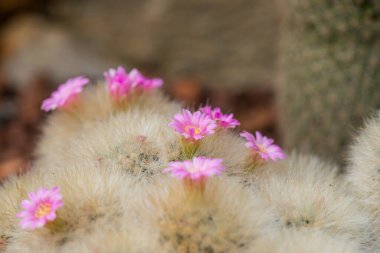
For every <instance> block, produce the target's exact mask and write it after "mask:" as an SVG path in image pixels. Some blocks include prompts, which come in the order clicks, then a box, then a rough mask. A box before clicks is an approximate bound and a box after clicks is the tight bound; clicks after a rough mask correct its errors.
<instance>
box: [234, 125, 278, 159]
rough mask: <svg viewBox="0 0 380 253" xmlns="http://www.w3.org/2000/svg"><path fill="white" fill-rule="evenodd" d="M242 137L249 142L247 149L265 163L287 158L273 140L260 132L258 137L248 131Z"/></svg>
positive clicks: (257, 133) (257, 134)
mask: <svg viewBox="0 0 380 253" xmlns="http://www.w3.org/2000/svg"><path fill="white" fill-rule="evenodd" d="M240 136H242V137H244V138H245V139H246V140H247V143H246V144H245V146H246V147H248V148H250V149H252V150H253V151H254V152H255V153H256V154H257V155H258V156H259V157H261V158H262V159H264V160H265V161H267V160H269V159H272V160H273V161H277V160H279V159H284V158H286V156H285V154H284V152H283V151H282V149H281V148H280V147H279V146H277V145H275V144H273V140H272V139H270V138H268V137H265V136H263V135H262V134H261V133H260V132H258V131H256V137H255V136H253V135H252V134H251V133H248V132H246V131H244V132H242V133H241V134H240Z"/></svg>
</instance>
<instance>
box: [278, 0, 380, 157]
mask: <svg viewBox="0 0 380 253" xmlns="http://www.w3.org/2000/svg"><path fill="white" fill-rule="evenodd" d="M282 3H283V5H284V6H283V7H284V9H285V10H286V11H287V15H286V17H287V20H286V21H287V22H286V23H287V27H286V29H285V32H284V36H283V37H284V38H283V42H282V48H283V55H282V59H281V61H282V63H281V66H282V67H281V78H280V81H279V85H278V95H279V105H280V106H279V109H280V111H281V117H282V127H283V133H284V142H285V146H286V147H287V148H292V149H293V148H297V149H302V150H304V151H308V152H312V153H316V154H318V155H321V156H324V157H326V158H329V159H335V160H336V161H338V162H342V160H343V159H342V158H343V156H344V153H343V151H344V150H345V149H344V148H345V146H346V145H347V144H348V143H349V141H350V135H351V133H352V129H354V128H356V127H358V126H359V125H360V122H361V120H362V117H363V116H364V115H365V114H366V113H368V112H370V110H373V109H375V108H379V107H380V102H379V101H380V90H379V87H380V84H379V81H378V80H379V78H380V76H379V73H380V71H379V70H380V61H379V56H380V37H379V31H380V18H379V15H380V4H379V2H378V1H376V0H368V1H367V0H342V1H329V0H322V1H319V0H307V1H302V0H288V1H282Z"/></svg>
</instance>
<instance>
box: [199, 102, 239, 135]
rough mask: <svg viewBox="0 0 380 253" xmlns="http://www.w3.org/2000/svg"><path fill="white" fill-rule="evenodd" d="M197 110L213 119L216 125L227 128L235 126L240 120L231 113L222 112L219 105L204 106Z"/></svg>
mask: <svg viewBox="0 0 380 253" xmlns="http://www.w3.org/2000/svg"><path fill="white" fill-rule="evenodd" d="M199 110H200V111H201V112H203V113H204V114H206V115H208V116H209V117H210V118H211V119H213V120H214V121H215V122H216V123H217V124H218V127H221V128H225V129H227V128H235V127H237V126H239V125H240V122H239V121H237V120H236V119H234V115H233V114H232V113H230V114H223V113H222V110H221V109H220V108H219V107H215V108H214V109H212V108H211V106H204V107H201V108H200V109H199Z"/></svg>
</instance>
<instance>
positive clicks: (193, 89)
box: [168, 80, 203, 106]
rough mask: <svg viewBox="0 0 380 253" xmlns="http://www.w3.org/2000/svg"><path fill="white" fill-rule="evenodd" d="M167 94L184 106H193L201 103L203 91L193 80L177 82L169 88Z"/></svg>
mask: <svg viewBox="0 0 380 253" xmlns="http://www.w3.org/2000/svg"><path fill="white" fill-rule="evenodd" d="M168 91H169V94H170V95H171V96H172V97H173V98H174V99H176V100H178V101H180V102H181V103H183V105H184V106H194V105H195V104H199V103H201V102H202V98H203V91H202V88H201V85H200V83H199V82H197V81H195V80H178V81H176V82H174V83H173V84H171V85H170V86H169V90H168Z"/></svg>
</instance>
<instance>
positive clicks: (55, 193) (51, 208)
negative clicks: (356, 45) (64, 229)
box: [16, 187, 63, 229]
mask: <svg viewBox="0 0 380 253" xmlns="http://www.w3.org/2000/svg"><path fill="white" fill-rule="evenodd" d="M62 206H63V201H62V195H61V193H60V189H59V188H58V187H53V188H52V189H48V188H40V189H38V191H37V192H30V193H29V199H26V200H23V201H22V202H21V207H22V208H23V209H24V210H23V211H21V212H19V213H18V214H17V215H16V216H17V217H18V218H21V219H22V220H21V221H20V227H21V228H22V229H36V228H41V227H43V226H44V225H45V224H46V223H47V222H49V221H53V220H55V218H56V217H57V214H56V211H57V209H59V208H61V207H62Z"/></svg>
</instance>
